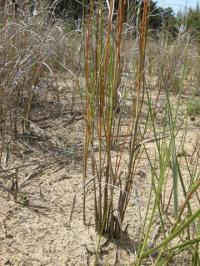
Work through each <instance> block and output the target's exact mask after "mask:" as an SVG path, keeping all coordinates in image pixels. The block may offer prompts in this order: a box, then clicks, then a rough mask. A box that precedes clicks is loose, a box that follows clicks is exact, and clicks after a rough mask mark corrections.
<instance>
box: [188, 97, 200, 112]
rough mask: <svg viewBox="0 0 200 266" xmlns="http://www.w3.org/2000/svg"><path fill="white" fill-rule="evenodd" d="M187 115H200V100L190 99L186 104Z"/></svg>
mask: <svg viewBox="0 0 200 266" xmlns="http://www.w3.org/2000/svg"><path fill="white" fill-rule="evenodd" d="M187 113H188V115H190V116H192V115H200V100H199V99H198V98H193V99H191V100H190V101H189V102H188V104H187Z"/></svg>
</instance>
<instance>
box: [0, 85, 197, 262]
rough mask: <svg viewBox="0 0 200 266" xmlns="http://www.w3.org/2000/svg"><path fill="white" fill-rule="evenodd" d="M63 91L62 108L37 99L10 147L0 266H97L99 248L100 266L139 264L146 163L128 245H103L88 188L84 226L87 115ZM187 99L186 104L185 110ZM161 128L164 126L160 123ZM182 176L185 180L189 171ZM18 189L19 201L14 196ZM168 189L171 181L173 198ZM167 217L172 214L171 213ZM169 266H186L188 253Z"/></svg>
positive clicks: (0, 202)
mask: <svg viewBox="0 0 200 266" xmlns="http://www.w3.org/2000/svg"><path fill="white" fill-rule="evenodd" d="M63 86H64V85H63ZM66 90H67V88H64V89H63V90H62V89H61V90H60V95H59V96H60V102H57V99H55V97H54V93H52V94H51V95H50V96H49V98H48V97H46V96H45V97H46V98H45V99H43V98H42V97H40V100H37V102H36V103H35V106H34V109H33V115H32V122H33V123H32V124H31V127H30V130H29V132H28V133H27V134H26V135H25V136H24V137H23V138H19V139H18V140H17V141H16V142H14V143H13V142H12V141H10V142H9V144H8V147H7V150H6V153H5V156H4V157H5V158H4V160H3V161H2V168H1V177H0V206H1V208H0V265H15V266H22V265H23V266H31V265H33V266H42V265H49V266H50V265H51V266H62V265H93V263H94V260H95V257H96V256H95V255H96V251H97V250H98V248H97V247H98V244H99V242H100V244H101V248H100V251H99V262H98V264H99V265H130V264H133V262H134V252H135V249H136V248H137V244H138V240H139V232H140V228H141V221H142V219H143V218H144V215H145V208H146V205H147V202H148V195H149V192H150V182H151V180H150V177H151V173H150V166H149V164H148V160H147V159H146V158H145V155H143V156H142V159H141V161H140V164H139V165H138V169H137V171H136V174H135V180H134V187H133V192H132V197H131V200H130V204H129V208H128V210H127V215H126V220H125V223H124V226H126V225H128V229H127V234H126V235H125V236H124V237H123V239H121V240H120V241H115V240H112V241H110V242H108V241H106V240H107V239H106V237H102V238H100V237H99V236H98V235H97V234H96V233H95V230H94V217H93V198H92V197H93V193H92V188H90V187H88V193H87V220H88V225H87V226H84V225H83V222H82V153H83V132H84V129H83V126H84V120H83V112H82V109H81V105H80V104H78V103H77V104H76V106H75V107H74V108H73V110H70V109H71V98H69V96H68V94H67V93H66ZM47 98H48V100H47ZM186 98H187V97H186ZM186 100H187V99H185V98H184V97H183V99H182V101H183V103H184V102H185V101H186ZM183 106H184V105H183ZM124 116H126V115H124ZM198 119H199V118H198V117H195V120H194V121H189V122H188V123H189V126H188V133H187V137H186V143H185V151H186V153H187V154H188V156H189V161H190V163H191V165H192V157H191V156H192V153H193V150H194V147H193V145H196V144H195V141H196V138H197V136H199V121H198ZM192 120H193V119H192ZM157 123H158V126H159V117H158V122H157ZM181 133H182V131H180V138H181ZM147 149H149V150H152V155H153V151H154V149H155V147H154V144H149V145H147ZM190 158H191V159H190ZM182 170H183V173H185V180H186V181H187V179H188V176H187V172H186V171H185V172H184V166H183V169H182ZM16 182H17V183H18V191H19V193H18V195H16V194H15V188H16V187H15V185H16ZM171 186H172V184H171V182H169V186H168V188H169V191H170V189H171ZM76 193H77V197H76V204H75V206H74V209H73V217H72V220H71V222H70V214H71V210H72V205H73V200H74V196H75V194H76ZM195 204H196V203H195V202H194V206H195ZM197 207H198V206H197ZM168 212H169V214H170V212H172V209H171V207H170V208H169V209H168ZM157 227H159V224H158V223H157V222H156V221H155V231H156V230H157ZM152 262H153V258H148V259H146V260H145V261H144V265H152ZM170 265H189V261H188V260H187V254H186V256H185V257H184V256H182V257H181V258H179V259H177V261H175V260H174V261H172V262H171V264H170Z"/></svg>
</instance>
